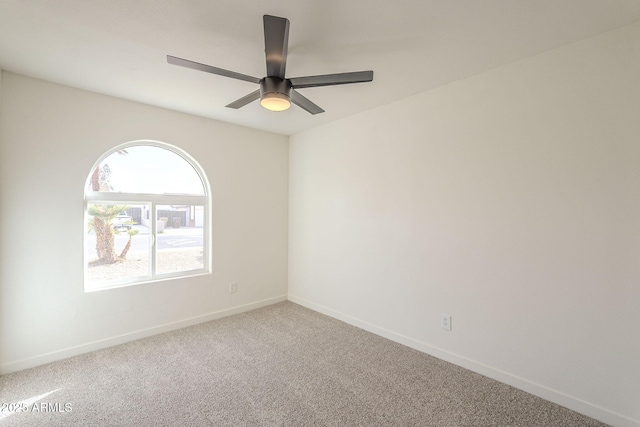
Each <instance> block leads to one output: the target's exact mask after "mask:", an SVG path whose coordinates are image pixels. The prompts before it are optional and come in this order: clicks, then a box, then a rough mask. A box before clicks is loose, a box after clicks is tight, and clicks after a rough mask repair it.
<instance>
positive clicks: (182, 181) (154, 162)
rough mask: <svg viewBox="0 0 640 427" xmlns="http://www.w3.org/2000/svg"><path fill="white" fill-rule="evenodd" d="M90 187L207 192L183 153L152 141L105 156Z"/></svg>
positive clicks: (183, 192)
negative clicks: (161, 146) (148, 143)
mask: <svg viewBox="0 0 640 427" xmlns="http://www.w3.org/2000/svg"><path fill="white" fill-rule="evenodd" d="M88 190H89V191H104V192H115V193H140V194H189V195H196V196H203V195H204V194H205V192H204V186H203V185H202V181H201V179H200V176H199V174H198V173H197V172H196V171H195V170H194V169H193V166H191V164H189V162H187V161H186V160H185V159H184V158H182V157H181V156H180V155H178V154H176V153H174V152H173V151H170V150H167V149H165V148H160V147H156V146H152V145H135V146H132V147H127V148H125V149H122V150H119V151H116V152H115V153H112V154H111V155H109V156H108V157H107V158H105V159H104V160H103V161H102V162H100V165H99V167H98V168H96V170H95V171H94V173H93V175H92V178H91V180H90V182H89V189H88Z"/></svg>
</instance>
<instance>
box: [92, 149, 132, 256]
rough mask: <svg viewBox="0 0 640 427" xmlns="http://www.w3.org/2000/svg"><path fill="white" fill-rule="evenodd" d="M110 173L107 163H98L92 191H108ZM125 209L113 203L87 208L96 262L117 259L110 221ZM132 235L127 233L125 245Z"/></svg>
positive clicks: (120, 152) (121, 152) (128, 244)
mask: <svg viewBox="0 0 640 427" xmlns="http://www.w3.org/2000/svg"><path fill="white" fill-rule="evenodd" d="M118 154H120V155H123V156H124V155H126V154H128V153H127V150H119V151H118ZM110 175H111V170H110V169H109V165H108V164H106V163H105V164H104V165H103V166H100V165H99V164H98V165H97V166H96V168H95V169H94V171H93V174H92V175H91V189H92V190H93V191H105V190H106V191H110V188H111V187H110V185H109V176H110ZM118 209H119V210H118ZM126 209H127V207H126V206H120V207H118V206H115V205H92V206H91V207H90V208H89V215H91V216H92V218H91V220H90V221H89V230H94V231H95V233H96V253H97V254H98V262H100V263H106V264H111V263H114V262H116V261H118V257H117V256H116V252H115V240H114V238H113V234H114V230H113V227H112V225H111V222H112V221H113V218H115V217H116V216H117V215H118V214H119V213H120V212H122V211H124V210H126ZM92 211H93V213H92ZM134 234H137V233H134ZM132 236H133V235H132V234H130V235H129V242H127V246H129V247H130V246H131V244H130V242H131V238H132ZM127 251H128V248H127ZM125 256H126V252H125Z"/></svg>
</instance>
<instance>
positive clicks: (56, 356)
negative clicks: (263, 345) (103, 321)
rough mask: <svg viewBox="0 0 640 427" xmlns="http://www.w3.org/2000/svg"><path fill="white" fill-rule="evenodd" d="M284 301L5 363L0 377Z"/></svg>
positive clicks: (233, 309)
mask: <svg viewBox="0 0 640 427" xmlns="http://www.w3.org/2000/svg"><path fill="white" fill-rule="evenodd" d="M286 300H287V297H286V295H281V296H278V297H274V298H268V299H265V300H261V301H256V302H253V303H250V304H245V305H240V306H237V307H231V308H227V309H225V310H220V311H216V312H213V313H208V314H205V315H202V316H197V317H192V318H189V319H184V320H180V321H178V322H173V323H167V324H164V325H160V326H156V327H153V328H148V329H143V330H140V331H136V332H131V333H128V334H124V335H119V336H116V337H111V338H107V339H103V340H99V341H93V342H90V343H87V344H82V345H79V346H76V347H70V348H65V349H63V350H59V351H53V352H50V353H45V354H41V355H38V356H34V357H30V358H27V359H22V360H17V361H14V362H9V363H5V364H2V365H0V375H6V374H10V373H11V372H17V371H21V370H23V369H28V368H33V367H36V366H40V365H44V364H46V363H51V362H55V361H57V360H62V359H67V358H69V357H73V356H77V355H80V354H84V353H89V352H91V351H95V350H100V349H103V348H107V347H112V346H114V345H119V344H124V343H126V342H130V341H135V340H139V339H141V338H146V337H150V336H153V335H158V334H162V333H165V332H170V331H174V330H176V329H182V328H186V327H188V326H193V325H197V324H199V323H204V322H208V321H210V320H215V319H220V318H222V317H227V316H231V315H234V314H239V313H244V312H245V311H250V310H255V309H256V308H260V307H265V306H267V305H271V304H275V303H278V302H282V301H286Z"/></svg>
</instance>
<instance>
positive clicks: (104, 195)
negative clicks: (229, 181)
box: [82, 140, 212, 292]
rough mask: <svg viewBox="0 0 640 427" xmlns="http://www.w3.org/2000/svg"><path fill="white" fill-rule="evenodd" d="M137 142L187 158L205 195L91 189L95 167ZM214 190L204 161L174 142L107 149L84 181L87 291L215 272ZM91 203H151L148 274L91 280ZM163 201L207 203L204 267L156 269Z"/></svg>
mask: <svg viewBox="0 0 640 427" xmlns="http://www.w3.org/2000/svg"><path fill="white" fill-rule="evenodd" d="M135 146H147V147H157V148H161V149H165V150H168V151H170V152H172V153H173V154H175V155H177V156H179V157H181V158H182V159H183V160H184V161H186V162H187V163H188V164H189V165H190V166H191V167H192V168H193V169H194V171H195V172H196V174H197V175H198V176H199V178H200V181H201V182H202V187H203V190H204V195H188V194H150V193H121V192H108V191H105V192H98V191H91V190H89V186H90V183H91V177H92V174H93V171H94V170H95V168H96V167H98V166H99V165H100V164H101V163H102V162H103V161H104V160H105V159H106V158H107V157H109V156H111V155H112V154H114V153H116V152H118V151H120V150H125V149H127V148H131V147H135ZM210 195H211V190H210V187H209V181H208V179H207V176H206V174H205V173H204V170H203V169H202V167H201V166H200V164H199V163H198V162H197V161H196V160H195V159H194V158H193V157H191V156H190V155H189V154H188V153H186V152H185V151H183V150H181V149H180V148H178V147H175V146H173V145H170V144H167V143H163V142H159V141H150V140H137V141H131V142H127V143H125V144H121V145H118V146H116V147H114V148H112V149H110V150H109V151H107V152H106V153H104V154H103V155H102V156H100V158H99V159H98V160H97V161H96V162H95V163H94V164H93V166H92V168H91V169H90V172H89V175H88V177H87V179H86V181H85V185H84V202H83V209H84V215H83V218H84V221H83V234H84V236H83V243H84V244H83V257H82V258H83V283H84V291H85V292H95V291H101V290H106V289H114V288H121V287H125V286H134V285H141V284H145V283H154V282H160V281H165V280H173V279H178V278H186V277H194V276H201V275H207V274H211V273H212V270H211V204H212V203H211V196H210ZM90 204H109V205H117V204H139V205H148V206H149V212H150V216H151V217H150V219H149V222H150V226H149V269H148V274H147V275H146V276H144V277H141V276H136V277H131V278H125V279H113V280H110V281H105V282H101V283H99V284H96V283H91V282H90V281H89V280H88V269H89V267H88V265H89V261H90V260H89V259H88V254H87V244H88V241H87V232H86V224H87V222H88V220H89V218H91V216H90V215H89V213H88V206H89V205H90ZM159 205H188V206H203V207H204V215H203V227H202V228H203V242H202V244H203V247H202V252H203V254H202V255H203V267H202V268H200V269H194V270H187V271H179V272H169V273H161V274H158V273H156V267H157V266H156V261H157V247H156V241H157V222H158V217H157V216H158V214H157V206H159Z"/></svg>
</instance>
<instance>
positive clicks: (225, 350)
mask: <svg viewBox="0 0 640 427" xmlns="http://www.w3.org/2000/svg"><path fill="white" fill-rule="evenodd" d="M47 393H49V394H47ZM38 399H39V400H38ZM0 402H3V403H9V402H11V403H19V405H20V408H22V409H24V410H25V411H24V412H12V413H10V412H7V411H6V410H5V411H3V412H0V424H1V425H3V427H4V426H7V427H8V426H368V427H371V426H443V427H445V426H446V427H448V426H563V427H570V426H603V424H601V423H599V422H597V421H595V420H593V419H590V418H587V417H585V416H582V415H580V414H577V413H575V412H572V411H570V410H568V409H566V408H563V407H561V406H558V405H556V404H553V403H550V402H547V401H545V400H542V399H540V398H537V397H534V396H532V395H530V394H527V393H525V392H523V391H520V390H517V389H514V388H512V387H509V386H507V385H504V384H501V383H498V382H496V381H493V380H491V379H488V378H486V377H483V376H481V375H478V374H475V373H473V372H470V371H467V370H465V369H462V368H459V367H457V366H454V365H452V364H449V363H447V362H443V361H441V360H438V359H436V358H433V357H431V356H428V355H426V354H424V353H420V352H418V351H416V350H413V349H410V348H407V347H405V346H402V345H400V344H397V343H395V342H392V341H389V340H386V339H384V338H381V337H378V336H376V335H373V334H371V333H368V332H365V331H363V330H360V329H358V328H355V327H352V326H350V325H347V324H345V323H342V322H340V321H338V320H335V319H332V318H330V317H327V316H324V315H322V314H319V313H316V312H314V311H311V310H308V309H306V308H304V307H301V306H299V305H296V304H294V303H291V302H283V303H279V304H275V305H272V306H269V307H265V308H262V309H258V310H255V311H252V312H249V313H244V314H240V315H236V316H231V317H227V318H224V319H220V320H215V321H212V322H208V323H204V324H201V325H197V326H193V327H189V328H186V329H182V330H179V331H174V332H170V333H166V334H163V335H158V336H155V337H151V338H147V339H143V340H139V341H135V342H132V343H128V344H124V345H120V346H117V347H112V348H109V349H105V350H101V351H96V352H93V353H89V354H85V355H81V356H77V357H73V358H70V359H67V360H63V361H60V362H56V363H52V364H48V365H45V366H40V367H37V368H33V369H28V370H25V371H21V372H16V373H13V374H10V375H5V376H3V377H1V378H0ZM34 408H36V409H34ZM14 409H15V408H14Z"/></svg>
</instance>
